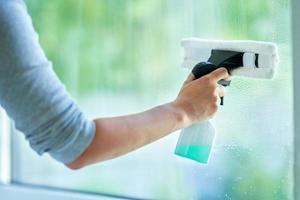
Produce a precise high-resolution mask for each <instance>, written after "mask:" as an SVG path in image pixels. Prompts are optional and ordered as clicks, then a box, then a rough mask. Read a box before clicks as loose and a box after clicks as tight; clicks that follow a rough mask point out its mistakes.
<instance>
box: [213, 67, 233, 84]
mask: <svg viewBox="0 0 300 200" xmlns="http://www.w3.org/2000/svg"><path fill="white" fill-rule="evenodd" d="M209 75H210V77H211V78H212V79H213V80H214V81H219V80H221V79H225V80H226V79H229V74H228V71H227V69H226V68H224V67H221V68H219V69H216V70H215V71H213V72H211V73H210V74H209Z"/></svg>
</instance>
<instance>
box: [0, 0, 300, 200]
mask: <svg viewBox="0 0 300 200" xmlns="http://www.w3.org/2000/svg"><path fill="white" fill-rule="evenodd" d="M291 8H292V34H293V37H292V44H293V83H294V89H293V90H294V189H293V190H294V199H295V200H300V89H299V87H300V59H299V58H300V20H299V19H300V13H299V10H300V0H292V1H291ZM0 112H3V111H1V110H0ZM4 120H5V119H4ZM0 123H2V130H0V131H1V134H0V137H1V138H2V140H1V142H2V144H1V145H0V153H1V154H2V156H1V160H0V165H2V167H1V171H0V197H1V200H14V199H31V200H40V199H43V200H53V199H56V200H81V199H85V200H108V199H109V200H111V199H130V198H126V197H119V196H113V195H105V194H96V193H84V192H76V191H72V190H63V189H57V188H47V187H38V186H32V185H26V184H18V183H14V182H13V181H12V180H11V177H12V176H11V171H12V170H11V166H10V162H11V157H10V155H11V148H10V127H9V123H8V122H7V121H3V120H2V122H0ZM297 133H298V134H297ZM3 163H6V165H5V166H3Z"/></svg>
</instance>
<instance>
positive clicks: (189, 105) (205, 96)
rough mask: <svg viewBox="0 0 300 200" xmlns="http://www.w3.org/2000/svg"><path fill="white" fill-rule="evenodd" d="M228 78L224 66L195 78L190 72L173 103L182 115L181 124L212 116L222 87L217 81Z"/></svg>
mask: <svg viewBox="0 0 300 200" xmlns="http://www.w3.org/2000/svg"><path fill="white" fill-rule="evenodd" d="M221 79H229V75H228V72H227V70H226V69H225V68H219V69H217V70H215V71H213V72H211V73H210V74H207V75H205V76H203V77H201V78H199V79H197V80H195V77H194V75H193V74H190V75H189V76H188V78H187V80H186V81H185V82H184V84H183V86H182V88H181V90H180V92H179V94H178V96H177V98H176V100H175V101H174V102H173V105H174V106H175V107H176V108H177V109H179V110H181V113H182V114H183V115H184V117H183V118H184V119H185V120H184V121H185V122H184V124H183V126H188V125H190V124H192V123H195V122H199V121H205V120H208V119H210V118H212V117H213V116H214V114H215V113H216V112H217V110H218V107H219V105H220V97H223V96H224V89H223V87H222V86H220V85H219V84H218V83H217V82H218V81H219V80H221Z"/></svg>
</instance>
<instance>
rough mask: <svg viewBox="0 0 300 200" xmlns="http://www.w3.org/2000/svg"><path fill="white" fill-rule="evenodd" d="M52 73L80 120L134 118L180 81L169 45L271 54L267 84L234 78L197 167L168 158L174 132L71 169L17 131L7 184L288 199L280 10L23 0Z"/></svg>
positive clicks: (285, 45)
mask: <svg viewBox="0 0 300 200" xmlns="http://www.w3.org/2000/svg"><path fill="white" fill-rule="evenodd" d="M27 3H28V8H29V11H30V13H31V15H32V17H33V21H34V25H35V27H36V28H37V30H38V32H39V33H40V40H41V43H42V46H43V47H44V49H45V51H46V53H47V55H48V57H49V58H50V59H51V60H52V61H53V64H54V69H55V71H56V72H57V73H58V75H59V77H60V78H61V79H62V81H63V82H64V83H65V84H66V86H67V88H68V90H69V91H70V92H71V93H72V95H73V96H74V98H75V99H76V100H77V101H78V103H79V104H80V106H81V107H82V108H83V110H84V111H85V112H86V113H87V114H88V115H89V116H90V117H95V116H98V117H99V116H115V115H121V114H127V113H132V112H138V111H142V110H144V109H146V108H150V107H152V106H154V105H157V104H160V103H163V102H166V101H170V100H172V99H173V98H175V96H176V94H177V92H178V90H179V88H180V85H181V84H182V82H183V80H184V78H185V77H186V75H187V74H188V72H187V71H185V70H184V69H182V68H180V63H181V61H182V55H181V53H182V52H181V51H182V50H181V48H180V45H179V43H180V40H181V38H183V37H191V36H197V37H202V38H213V39H253V40H265V41H272V42H275V43H277V44H278V45H279V48H280V56H281V64H280V69H279V71H278V73H277V77H276V78H275V79H274V80H272V81H266V80H252V79H245V78H235V79H234V80H233V81H232V84H231V87H230V88H228V89H227V96H226V105H225V106H224V107H222V108H221V109H220V111H219V113H218V115H217V116H216V118H215V119H214V124H216V125H217V127H216V128H217V142H216V145H215V147H214V149H213V155H212V159H211V160H210V163H209V164H207V165H201V164H198V163H196V162H193V161H190V160H185V159H182V158H180V157H177V156H175V155H174V154H173V151H174V148H175V145H176V142H177V139H178V133H173V134H171V135H170V136H168V137H166V138H164V139H162V140H160V141H157V142H155V143H153V144H151V145H148V146H147V147H145V148H143V149H140V150H138V151H135V152H133V153H131V154H128V155H126V156H124V157H121V158H118V159H115V160H112V161H109V162H104V163H102V164H98V165H94V166H92V167H89V168H86V169H83V170H81V171H76V172H72V171H69V170H67V169H65V168H64V167H63V166H61V165H60V164H57V163H55V162H53V161H52V160H51V159H49V158H48V157H44V158H43V159H41V158H39V157H38V156H36V155H35V154H34V153H33V152H32V151H31V150H30V149H29V148H28V144H26V143H24V141H23V138H21V139H20V134H18V136H17V137H16V138H17V139H16V140H15V141H14V142H15V143H17V144H18V145H15V146H16V147H18V149H17V150H18V151H19V152H22V153H16V155H15V157H16V158H15V161H16V162H15V165H17V166H19V168H17V169H16V170H15V171H14V177H15V181H19V182H23V183H33V184H41V185H47V186H55V187H62V188H70V189H76V190H82V191H91V192H99V193H107V194H115V195H121V196H130V197H140V198H150V199H199V198H201V199H249V200H250V199H251V200H253V199H289V198H291V193H292V154H291V151H292V108H291V105H292V104H291V103H292V89H291V54H290V50H291V41H290V40H291V38H290V19H289V16H290V2H289V1H288V0H278V1H262V0H253V1H240V0H224V1H217V0H212V1H204V0H201V1H199V0H197V1H196V0H186V1H181V0H166V1H161V0H152V1H142V0H128V1H123V0H101V1H97V0H77V1H71V0H52V1H38V0H27Z"/></svg>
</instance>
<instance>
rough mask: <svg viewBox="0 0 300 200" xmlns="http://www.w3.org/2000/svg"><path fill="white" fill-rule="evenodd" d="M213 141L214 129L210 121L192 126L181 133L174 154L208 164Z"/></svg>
mask: <svg viewBox="0 0 300 200" xmlns="http://www.w3.org/2000/svg"><path fill="white" fill-rule="evenodd" d="M214 140H215V129H214V127H213V125H212V124H211V122H210V121H205V122H201V123H197V124H193V125H191V126H189V127H187V128H184V129H183V130H182V131H181V133H180V137H179V139H178V142H177V145H176V149H175V154H176V155H179V156H182V157H185V158H189V159H192V160H195V161H197V162H200V163H208V161H209V158H210V154H211V150H212V146H213V144H214Z"/></svg>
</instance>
